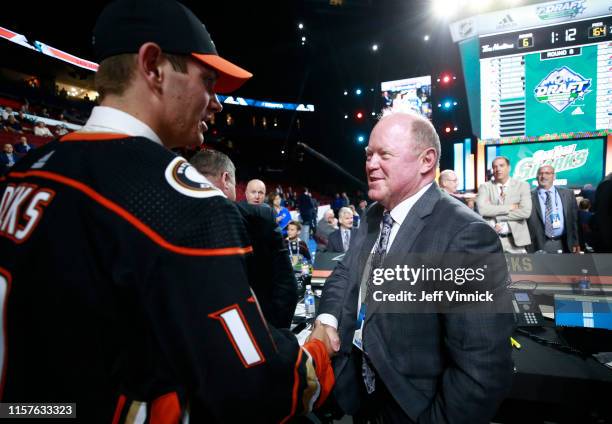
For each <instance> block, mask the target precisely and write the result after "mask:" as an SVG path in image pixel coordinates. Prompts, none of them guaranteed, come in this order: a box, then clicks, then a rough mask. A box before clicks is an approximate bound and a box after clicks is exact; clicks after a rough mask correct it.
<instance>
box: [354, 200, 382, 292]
mask: <svg viewBox="0 0 612 424" xmlns="http://www.w3.org/2000/svg"><path fill="white" fill-rule="evenodd" d="M383 212H384V208H383V207H382V205H380V204H379V203H376V204H374V205H372V207H371V208H370V209H369V210H368V212H367V225H368V232H367V234H366V237H365V240H364V243H363V245H362V247H361V250H360V252H359V274H358V276H359V283H360V282H361V276H362V275H363V271H364V270H365V265H366V262H367V261H368V257H369V255H370V252H372V247H373V246H374V243H375V242H376V239H377V238H378V235H379V234H380V221H381V220H382V214H383ZM359 283H358V284H359Z"/></svg>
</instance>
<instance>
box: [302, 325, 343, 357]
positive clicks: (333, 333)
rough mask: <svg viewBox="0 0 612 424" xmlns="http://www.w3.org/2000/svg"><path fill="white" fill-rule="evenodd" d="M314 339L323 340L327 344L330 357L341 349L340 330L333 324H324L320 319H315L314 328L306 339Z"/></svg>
mask: <svg viewBox="0 0 612 424" xmlns="http://www.w3.org/2000/svg"><path fill="white" fill-rule="evenodd" d="M312 339H318V340H321V341H322V342H323V343H324V344H325V348H326V349H327V353H328V354H329V357H330V358H331V357H333V356H334V355H336V353H337V352H338V350H339V349H340V338H339V337H338V331H337V330H336V329H335V328H334V327H332V326H331V325H326V324H322V323H321V321H319V320H316V321H315V324H314V328H313V330H312V332H311V333H310V335H309V336H308V339H306V341H310V340H312Z"/></svg>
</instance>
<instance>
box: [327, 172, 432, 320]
mask: <svg viewBox="0 0 612 424" xmlns="http://www.w3.org/2000/svg"><path fill="white" fill-rule="evenodd" d="M432 184H433V183H429V184H427V185H426V186H425V187H423V188H421V189H420V190H419V191H417V192H416V193H415V194H413V195H412V196H410V197H408V198H407V199H404V200H402V201H401V202H400V203H399V204H398V205H397V206H395V207H394V208H393V209H391V212H390V214H391V218H393V226H392V227H391V234H389V243H388V244H387V252H388V251H389V249H391V245H393V241H394V240H395V236H396V235H397V233H398V231H399V229H400V227H401V226H402V224H403V223H404V220H405V219H406V217H407V216H408V214H409V213H410V211H411V210H412V207H413V206H414V205H415V203H416V202H418V201H419V199H420V198H421V197H423V194H425V192H426V191H427V190H429V188H430V187H431V185H432ZM380 228H381V229H382V221H381V222H380ZM378 237H380V234H379V235H378ZM377 243H378V241H377V242H376V243H374V246H372V250H371V252H370V253H372V252H374V249H375V248H376V244H377ZM364 271H365V270H364ZM359 291H360V293H359V296H357V302H358V305H357V313H359V306H360V305H359V303H360V299H361V289H360V290H359ZM317 319H318V320H319V321H321V323H322V324H327V325H329V326H331V327H334V328H335V329H338V318H336V317H335V316H333V315H332V314H321V315H319V316H318V317H317Z"/></svg>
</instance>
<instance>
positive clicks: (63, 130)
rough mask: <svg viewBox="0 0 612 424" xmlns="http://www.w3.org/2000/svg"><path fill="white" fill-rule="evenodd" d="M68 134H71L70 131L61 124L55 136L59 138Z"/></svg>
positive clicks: (56, 129)
mask: <svg viewBox="0 0 612 424" xmlns="http://www.w3.org/2000/svg"><path fill="white" fill-rule="evenodd" d="M68 133H69V131H68V129H67V128H66V125H64V124H60V125H58V126H57V127H56V128H55V135H56V136H57V137H61V136H63V135H66V134H68Z"/></svg>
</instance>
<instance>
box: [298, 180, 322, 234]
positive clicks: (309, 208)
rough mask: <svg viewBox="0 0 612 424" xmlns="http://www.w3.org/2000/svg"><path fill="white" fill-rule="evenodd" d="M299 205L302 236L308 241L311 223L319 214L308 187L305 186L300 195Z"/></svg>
mask: <svg viewBox="0 0 612 424" xmlns="http://www.w3.org/2000/svg"><path fill="white" fill-rule="evenodd" d="M297 206H298V209H299V211H300V218H301V220H302V229H301V231H302V232H301V238H302V240H304V242H306V243H308V240H310V225H311V223H312V221H313V220H314V219H315V218H316V216H317V210H316V209H315V206H314V203H313V201H312V196H311V194H310V192H309V191H308V187H304V192H303V193H302V194H300V197H298V201H297Z"/></svg>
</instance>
